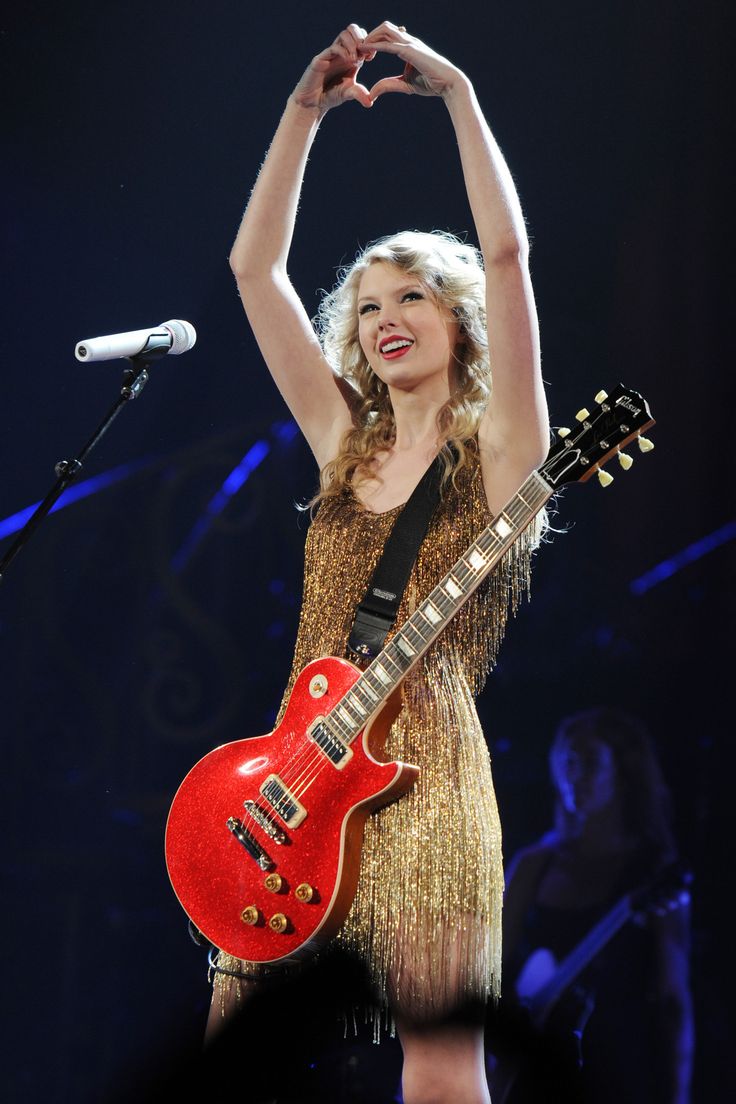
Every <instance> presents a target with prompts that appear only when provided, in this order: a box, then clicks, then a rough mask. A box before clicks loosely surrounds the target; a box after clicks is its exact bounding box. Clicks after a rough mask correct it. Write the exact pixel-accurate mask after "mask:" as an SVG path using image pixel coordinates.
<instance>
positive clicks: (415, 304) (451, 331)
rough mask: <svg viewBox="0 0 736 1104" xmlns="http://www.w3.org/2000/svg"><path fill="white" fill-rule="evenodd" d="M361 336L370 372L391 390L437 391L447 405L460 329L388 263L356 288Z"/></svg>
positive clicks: (416, 282)
mask: <svg viewBox="0 0 736 1104" xmlns="http://www.w3.org/2000/svg"><path fill="white" fill-rule="evenodd" d="M358 337H359V340H360V345H361V348H362V350H363V353H364V354H365V357H366V359H367V361H368V363H369V365H370V367H371V368H372V369H373V371H374V372H375V373H376V375H377V376H378V377H379V379H381V380H383V382H384V383H385V384H387V385H388V386H389V387H393V388H396V389H399V390H415V389H416V388H417V387H422V388H424V389H427V388H428V387H436V388H437V389H438V392H441V393H442V394H441V395H440V396H439V397H440V398H441V401H443V402H444V401H445V400H446V398H447V396H448V394H449V392H450V390H451V388H452V386H453V384H454V374H455V349H456V346H457V345H458V342H459V340H460V334H459V325H458V322H457V319H456V318H455V316H454V315H453V313H452V311H451V310H449V309H448V308H447V307H444V306H441V305H439V304H438V303H437V301H436V300H435V299H434V298H433V297H432V295H431V293H430V292H429V290H428V289H427V287H426V285H425V284H424V283H423V282H422V281H421V280H420V279H419V278H418V277H417V276H414V275H413V274H412V273H410V272H406V271H405V270H404V269H403V268H399V267H398V266H396V265H392V264H388V263H386V262H384V261H379V262H376V263H375V264H372V265H371V266H370V267H369V268H368V269H366V271H365V272H364V273H363V275H362V277H361V280H360V284H359V286H358Z"/></svg>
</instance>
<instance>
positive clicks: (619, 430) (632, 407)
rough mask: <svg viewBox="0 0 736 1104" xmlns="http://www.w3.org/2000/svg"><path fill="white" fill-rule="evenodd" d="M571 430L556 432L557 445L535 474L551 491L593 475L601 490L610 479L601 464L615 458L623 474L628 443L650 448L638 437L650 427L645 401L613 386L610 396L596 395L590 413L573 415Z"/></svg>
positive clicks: (627, 462) (628, 460)
mask: <svg viewBox="0 0 736 1104" xmlns="http://www.w3.org/2000/svg"><path fill="white" fill-rule="evenodd" d="M576 417H577V425H576V426H575V428H574V429H560V430H558V431H557V432H558V437H559V438H560V439H559V440H558V441H555V443H554V444H553V445H552V447H551V448H550V450H549V453H548V455H547V459H546V460H545V462H544V463H543V464H542V466H541V468H539V474H540V475H541V476H543V478H544V479H546V481H547V482H548V483H549V484H550V485H551V486H553V487H562V486H564V485H565V484H566V483H585V482H586V480H588V479H590V478H591V476H592V475H593V474H594V473H595V472H597V473H598V478H599V480H600V482H601V484H602V486H604V487H607V486H608V484H609V483H611V482H613V476H612V475H609V474H608V472H606V471H604V470H603V464H605V463H606V461H607V460H609V459H610V458H611V457H612V456H616V455H618V460H619V463H620V464H621V467H622V468H623V469H624V470H625V471H627V470H628V469H629V468H630V467H631V465H632V463H633V460H632V458H631V457H630V456H629V455H628V454H627V453H625V452H622V451H621V449H622V448H624V447H625V446H626V445H627V444H628V443H629V441H633V440H634V439H637V440H638V444H639V449H640V450H641V452H650V451H651V449H653V448H654V445H653V444H652V442H651V441H649V440H647V438H646V437H642V433H643V431H644V430H646V429H648V428H649V427H650V426H652V425H654V418H653V417H652V415H651V412H650V410H649V406H648V405H647V402H646V399H643V398H642V397H641V395H640V394H639V393H638V391H631V390H629V389H628V388H627V387H624V386H623V384H621V383H619V384H617V385H616V386H615V387H614V388H613V390H612V391H611V393H610V395H609V394H607V393H606V392H605V391H599V392H598V394H597V395H596V397H595V404H594V406H593V408H592V410H585V409H583V410H581V411H579V412H578V414H577V416H576Z"/></svg>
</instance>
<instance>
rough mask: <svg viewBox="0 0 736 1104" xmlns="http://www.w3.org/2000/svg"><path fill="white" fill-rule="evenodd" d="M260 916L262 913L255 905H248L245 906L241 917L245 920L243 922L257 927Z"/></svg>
mask: <svg viewBox="0 0 736 1104" xmlns="http://www.w3.org/2000/svg"><path fill="white" fill-rule="evenodd" d="M260 918H261V914H260V912H259V911H258V909H257V908H256V906H255V905H248V907H247V908H244V909H243V911H242V912H241V914H240V919H241V920H242V921H243V923H244V924H247V925H248V926H249V927H251V928H252V927H255V925H256V924H257V923H258V921H259V920H260Z"/></svg>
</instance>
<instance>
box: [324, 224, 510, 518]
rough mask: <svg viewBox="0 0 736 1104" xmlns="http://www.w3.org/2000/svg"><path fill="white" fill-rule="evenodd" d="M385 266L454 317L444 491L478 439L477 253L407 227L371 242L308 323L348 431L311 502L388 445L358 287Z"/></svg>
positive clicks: (444, 425) (483, 384) (484, 377)
mask: <svg viewBox="0 0 736 1104" xmlns="http://www.w3.org/2000/svg"><path fill="white" fill-rule="evenodd" d="M379 262H384V263H388V264H392V265H395V266H396V267H398V268H401V269H403V270H404V271H406V272H408V273H410V274H411V275H413V276H416V277H417V278H418V279H419V280H420V281H421V282H422V283H423V284H424V285H425V287H426V288H427V291H428V292H429V294H430V295H431V297H432V298H433V299H434V300H435V302H436V303H437V304H438V305H440V306H444V307H446V308H448V309H449V310H451V311H452V312H453V314H454V315H455V317H456V318H457V320H458V323H459V326H460V333H461V334H462V336H463V339H464V340H463V342H462V343H460V344H459V345H458V347H457V351H456V354H455V359H456V377H455V378H456V388H455V391H454V392H453V394H452V395H451V396H450V398H449V399H448V401H447V402H446V403H445V404H444V405H443V406H442V407H441V408H440V410H439V411H438V413H437V436H438V440H441V441H442V449H441V453H442V457H443V460H444V465H445V470H444V473H443V478H442V485H443V486H444V485H445V484H446V483H447V481H448V480H452V479H454V477H455V476H456V475H457V473H458V472H459V471H460V470H461V469H462V468H464V467H465V466H466V464H467V463H468V461H469V459H470V455H471V454H472V453H474V452H475V451H477V443H476V439H475V438H476V434H477V431H478V426H479V424H480V420H481V417H482V415H483V412H484V410H485V408H486V406H487V404H488V399H489V397H490V394H491V367H490V362H489V357H488V337H487V333H486V307H485V273H484V271H483V261H482V258H481V255H480V252H479V251H478V250H477V249H476V248H475V247H474V246H472V245H466V244H464V243H463V242H461V241H460V239H459V238H457V237H455V236H454V235H453V234H449V233H445V232H444V231H433V232H432V233H423V232H421V231H418V230H405V231H402V232H401V233H399V234H393V235H389V236H388V237H384V238H379V239H378V240H377V241H375V242H372V243H371V244H370V245H368V246H367V247H366V249H364V250H363V251H362V252H361V253H359V254H358V256H357V258H356V259H355V261H354V262H353V264H352V265H349V266H346V267H345V268H342V269H341V270H340V271H339V272H338V283H337V284H336V286H335V287H334V289H333V290H332V291H331V292H329V293H328V294H326V295H325V297H324V298H323V300H322V302H321V303H320V306H319V310H318V312H317V315H316V316H315V318H314V320H313V321H314V325H315V328H316V330H317V333H318V335H319V338H320V341H321V343H322V348H323V350H324V353H325V356H326V357H327V360H328V361H329V363H330V366H331V367H332V369H333V371H334V372H335V373H336V375H338V376H339V377H341V378H342V379H344V380H345V381H346V382H347V383H348V384H349V385H350V392H349V399H350V402H351V414H352V421H353V425H352V427H351V428H350V429H349V430H348V431H347V432H346V433H345V435H344V436H343V439H342V441H341V443H340V449H339V452H338V455H337V456H336V457H335V459H334V460H332V461H330V462H329V463H328V464H326V465H325V467H324V468H323V469H322V471H321V473H320V489H319V491H318V492H317V494H316V495H315V497H314V499H313V500H312V502H311V503H310V505H312V506H315V505H317V504H318V503H319V502H321V501H322V499H325V498H332V497H334V496H336V495H340V494H342V493H343V491H345V490H347V488H348V487H349V486H350V485H351V484H355V483H356V482H359V481H361V480H363V479H366V478H368V477H369V475H370V474H371V472H370V465H371V461H372V460H373V459H374V458H375V457H376V456H377V455H378V453H379V452H381V451H382V450H384V449H387V448H390V446H391V445H392V444H393V442H394V438H395V433H396V426H395V423H394V416H393V410H392V408H391V401H390V398H389V394H388V389H387V388H386V386H385V385H384V384H383V383H382V382H381V380H380V379H379V378H378V376H376V374H375V373H374V372H373V370H372V369H371V368H370V366H369V364H368V361H367V360H366V357H365V354H364V353H363V350H362V348H361V346H360V340H359V338H358V306H357V300H358V289H359V285H360V280H361V277H362V276H363V273H364V272H365V271H366V270H367V269H368V268H369V267H370V265H373V264H378V263H379Z"/></svg>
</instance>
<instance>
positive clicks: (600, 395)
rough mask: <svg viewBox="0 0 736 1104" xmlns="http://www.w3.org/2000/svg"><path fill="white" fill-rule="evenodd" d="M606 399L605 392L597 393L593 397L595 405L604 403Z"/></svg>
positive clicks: (606, 393) (606, 394)
mask: <svg viewBox="0 0 736 1104" xmlns="http://www.w3.org/2000/svg"><path fill="white" fill-rule="evenodd" d="M607 398H608V392H607V391H599V392H598V394H597V395H596V397H595V401H596V402H597V403H602V402H605V401H606V399H607Z"/></svg>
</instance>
